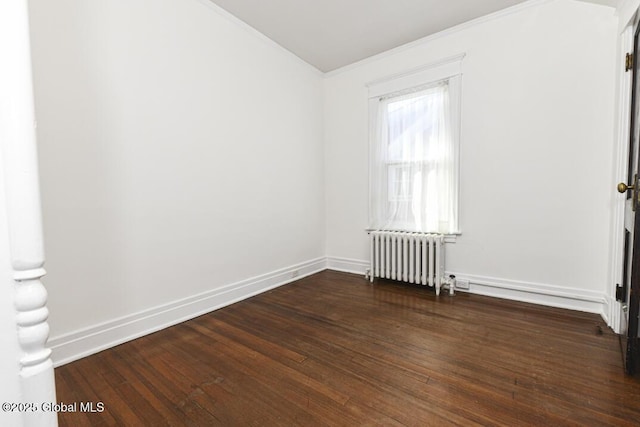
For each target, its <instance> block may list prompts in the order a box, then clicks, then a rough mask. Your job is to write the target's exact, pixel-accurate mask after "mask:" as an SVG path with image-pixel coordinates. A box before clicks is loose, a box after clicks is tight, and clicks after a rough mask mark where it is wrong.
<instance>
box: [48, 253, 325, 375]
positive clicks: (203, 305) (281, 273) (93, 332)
mask: <svg viewBox="0 0 640 427" xmlns="http://www.w3.org/2000/svg"><path fill="white" fill-rule="evenodd" d="M326 268H327V259H326V258H324V257H322V258H317V259H314V260H310V261H306V262H303V263H300V264H296V265H292V266H290V267H286V268H283V269H280V270H276V271H272V272H270V273H267V274H263V275H260V276H256V277H252V278H249V279H246V280H242V281H240V282H236V283H233V284H230V285H227V286H224V287H222V288H219V289H215V290H212V291H209V292H205V293H202V294H199V295H194V296H192V297H188V298H184V299H181V300H178V301H174V302H171V303H169V304H165V305H162V306H158V307H154V308H152V309H149V310H145V311H141V312H138V313H135V314H131V315H128V316H125V317H121V318H119V319H115V320H112V321H109V322H105V323H102V324H98V325H95V326H91V327H89V328H86V329H82V330H79V331H75V332H72V333H68V334H65V335H61V336H58V337H53V338H51V339H50V340H49V342H48V347H49V348H51V349H52V351H53V354H52V360H53V364H54V366H56V367H57V366H61V365H64V364H66V363H69V362H73V361H74V360H77V359H80V358H82V357H85V356H89V355H91V354H95V353H98V352H100V351H102V350H105V349H107V348H110V347H114V346H116V345H118V344H122V343H124V342H127V341H131V340H133V339H135V338H139V337H141V336H144V335H147V334H150V333H153V332H156V331H159V330H161V329H164V328H167V327H169V326H173V325H176V324H178V323H181V322H184V321H186V320H189V319H193V318H195V317H198V316H201V315H203V314H206V313H210V312H212V311H214V310H217V309H219V308H222V307H225V306H227V305H230V304H233V303H235V302H238V301H241V300H243V299H246V298H249V297H252V296H254V295H257V294H260V293H262V292H265V291H267V290H269V289H273V288H276V287H278V286H282V285H285V284H287V283H290V282H293V281H295V280H299V279H301V278H302V277H305V276H309V275H311V274H314V273H317V272H319V271H322V270H325V269H326Z"/></svg>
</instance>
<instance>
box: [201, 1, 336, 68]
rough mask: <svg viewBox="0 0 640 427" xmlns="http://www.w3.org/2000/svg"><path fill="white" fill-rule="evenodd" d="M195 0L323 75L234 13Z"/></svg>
mask: <svg viewBox="0 0 640 427" xmlns="http://www.w3.org/2000/svg"><path fill="white" fill-rule="evenodd" d="M196 1H197V2H198V3H201V4H202V5H203V6H206V7H208V8H209V9H211V10H213V11H214V12H215V13H217V14H218V15H220V16H222V17H223V18H225V19H226V20H227V21H229V22H231V23H232V24H234V25H237V26H238V27H240V28H241V29H243V30H244V31H246V32H247V33H249V34H251V35H252V36H254V37H256V38H258V39H260V40H262V41H263V42H265V43H266V44H267V45H269V46H271V47H272V48H274V49H276V50H279V51H280V52H283V53H285V54H286V55H288V56H290V57H292V58H294V59H295V60H296V61H298V62H300V64H301V65H303V66H305V67H306V68H308V69H309V70H310V71H312V72H313V73H314V74H316V75H317V76H319V77H322V76H324V73H323V72H322V71H320V70H319V69H317V68H316V67H314V66H313V65H311V64H309V63H308V62H307V61H305V60H304V59H302V58H300V57H299V56H298V55H296V54H295V53H293V52H291V51H290V50H289V49H287V48H285V47H283V46H282V45H281V44H279V43H277V42H276V41H274V40H273V39H270V38H269V37H267V36H266V35H264V34H263V33H261V32H260V31H258V30H256V29H255V28H253V27H252V26H251V25H249V24H247V23H246V22H244V21H242V20H240V19H238V18H237V17H236V16H235V15H233V14H231V13H229V12H227V11H226V10H224V9H223V8H221V7H220V6H218V5H217V4H215V3H213V1H211V0H196Z"/></svg>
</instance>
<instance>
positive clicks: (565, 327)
mask: <svg viewBox="0 0 640 427" xmlns="http://www.w3.org/2000/svg"><path fill="white" fill-rule="evenodd" d="M55 373H56V381H57V393H58V401H59V402H64V403H72V402H94V403H97V402H103V404H104V411H103V412H101V413H82V412H76V413H61V414H60V416H59V420H60V425H62V426H82V425H93V426H100V425H126V426H138V425H150V426H161V425H175V426H178V425H194V426H206V425H222V426H246V425H256V426H270V425H284V426H290V425H301V426H320V425H329V426H360V425H384V426H394V425H397V426H400V425H406V426H425V425H435V426H445V425H463V426H470V425H483V426H488V425H504V426H522V425H535V426H542V425H552V426H561V425H575V426H585V425H593V426H603V425H629V426H631V425H635V426H638V425H640V381H639V380H638V379H633V378H629V377H626V376H625V375H624V374H623V370H622V355H621V352H620V346H619V342H618V337H617V336H616V335H614V334H613V333H612V332H611V331H610V330H609V329H608V328H607V327H606V325H605V324H604V322H603V321H602V319H601V318H600V317H599V316H598V315H593V314H586V313H578V312H573V311H568V310H562V309H554V308H548V307H540V306H536V305H531V304H525V303H518V302H513V301H506V300H500V299H494V298H487V297H482V296H478V295H469V294H464V293H458V294H457V295H456V296H454V297H449V296H448V295H442V296H440V297H436V296H435V294H434V293H433V292H432V291H430V290H429V289H428V288H421V287H416V286H411V285H404V284H397V283H394V282H389V281H378V282H376V283H375V284H374V285H370V284H369V283H368V282H367V281H366V280H364V279H363V278H362V277H360V276H355V275H350V274H345V273H338V272H331V271H325V272H322V273H319V274H316V275H314V276H311V277H308V278H304V279H302V280H300V281H298V282H295V283H292V284H290V285H286V286H283V287H280V288H277V289H275V290H272V291H270V292H267V293H264V294H262V295H259V296H256V297H254V298H251V299H248V300H245V301H242V302H239V303H237V304H234V305H232V306H229V307H226V308H223V309H221V310H218V311H215V312H213V313H211V314H208V315H205V316H201V317H199V318H197V319H194V320H191V321H188V322H185V323H182V324H180V325H177V326H174V327H171V328H168V329H165V330H163V331H160V332H157V333H154V334H152V335H148V336H146V337H143V338H140V339H137V340H135V341H132V342H129V343H126V344H123V345H120V346H118V347H115V348H112V349H109V350H106V351H103V352H101V353H99V354H96V355H94V356H90V357H87V358H85V359H82V360H79V361H76V362H73V363H70V364H68V365H65V366H62V367H60V368H57V369H56V371H55Z"/></svg>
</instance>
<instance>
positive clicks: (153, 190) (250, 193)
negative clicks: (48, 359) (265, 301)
mask: <svg viewBox="0 0 640 427" xmlns="http://www.w3.org/2000/svg"><path fill="white" fill-rule="evenodd" d="M30 14H31V24H32V44H33V57H34V75H35V76H34V78H35V98H36V108H37V118H38V140H39V151H40V165H41V180H42V197H43V210H44V227H45V241H46V252H47V271H48V275H47V285H48V289H49V292H50V300H49V308H50V311H51V316H50V325H51V335H52V337H53V339H52V341H51V342H52V345H53V347H54V359H57V360H58V362H59V361H60V360H61V359H64V358H65V357H70V358H74V357H76V356H77V354H78V353H79V352H86V351H88V349H89V347H91V346H93V347H92V348H94V350H95V348H97V347H100V346H103V345H104V344H106V343H107V342H106V341H107V340H111V341H113V342H117V341H120V340H121V338H122V336H121V335H122V334H123V333H130V334H134V335H135V334H137V333H138V332H140V331H138V330H135V331H132V330H129V331H124V330H123V331H124V332H121V333H119V334H120V335H118V334H115V335H112V336H109V337H104V339H102V338H101V339H98V340H97V341H95V342H93V343H91V344H90V345H89V344H87V345H85V346H84V347H83V346H80V347H78V348H75V349H74V350H73V351H72V352H71V353H73V354H71V353H69V354H65V355H64V356H61V355H60V354H58V355H57V358H56V351H58V350H59V349H56V347H57V346H64V345H71V344H73V343H72V342H73V341H75V340H76V339H80V340H83V339H88V338H90V336H92V335H93V334H96V333H97V334H104V333H107V332H108V331H109V328H110V327H111V326H118V325H120V326H122V325H123V324H126V323H127V322H128V321H129V320H135V321H139V320H140V319H141V318H146V316H147V314H149V310H151V311H153V310H160V311H162V307H165V306H166V305H167V304H174V306H175V305H176V304H177V305H179V303H176V301H179V300H181V299H184V298H191V297H194V296H197V295H200V294H202V293H207V292H209V293H211V292H215V291H216V290H220V289H223V287H225V286H227V285H233V284H235V283H237V282H239V281H246V280H248V279H251V278H254V277H256V276H260V277H262V276H261V275H264V274H268V273H271V272H274V271H276V272H277V271H280V269H287V268H293V267H291V266H294V267H295V266H297V265H299V264H300V263H305V262H307V261H310V260H314V259H317V258H319V257H323V256H324V254H325V247H324V243H325V241H324V224H325V218H324V165H323V156H324V154H323V148H322V143H323V141H322V134H323V129H322V118H323V111H322V90H323V88H322V76H321V74H320V73H319V72H318V71H316V70H315V69H314V68H312V67H310V66H309V65H307V64H305V63H303V62H302V61H300V60H299V59H298V58H296V57H294V56H293V55H291V54H290V53H288V52H286V51H284V50H283V49H282V48H280V47H278V46H276V45H275V44H274V43H272V42H271V41H269V40H267V39H266V38H264V37H263V36H260V35H259V34H257V33H256V32H255V31H253V30H251V29H249V28H248V27H246V26H244V25H243V24H240V23H238V22H237V21H235V19H232V18H230V17H229V16H228V15H227V14H226V13H224V12H222V11H221V10H220V9H218V8H217V7H215V6H213V5H211V3H210V2H208V1H206V0H201V1H199V0H135V1H131V0H110V1H102V0H58V1H55V2H52V1H49V0H31V2H30ZM302 273H304V271H303V272H301V274H302ZM287 274H289V273H287ZM294 274H295V273H294V272H291V273H290V275H289V276H287V278H289V279H290V278H291V276H292V275H294ZM281 278H282V277H281V276H278V280H280V279H281ZM243 283H244V282H243ZM269 284H270V285H272V284H273V283H271V282H270V283H269ZM259 285H260V284H258V285H256V286H257V287H254V288H251V289H250V290H251V291H255V290H256V289H258V288H259V287H260V286H259ZM224 289H227V288H224ZM243 292H244V294H243ZM243 292H236V293H232V294H230V296H223V297H221V298H219V299H217V300H216V301H215V303H216V304H217V303H219V302H220V301H226V302H229V301H230V300H232V299H234V298H237V297H238V295H245V296H246V293H247V292H246V290H245V291H243ZM174 308H175V307H174ZM199 308H201V309H204V308H208V309H211V308H212V307H199ZM187 311H188V310H187ZM140 313H142V314H140ZM145 313H147V314H145ZM185 313H186V312H180V313H179V315H184V314H185ZM176 316H177V315H176ZM169 317H171V316H169ZM175 320H176V319H175V318H172V319H169V320H167V319H164V320H163V321H168V322H173V321H175ZM114 322H116V323H114ZM118 322H120V323H118ZM154 322H155V321H151V322H150V323H149V324H147V325H146V326H144V327H147V328H148V329H153V328H155V327H157V326H158V325H157V324H155V323H154ZM141 327H142V326H141ZM85 328H89V329H85ZM92 328H93V329H92ZM125 329H126V328H125ZM134 329H135V328H134ZM83 330H84V332H83ZM74 352H75V353H74Z"/></svg>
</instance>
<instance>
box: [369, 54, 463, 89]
mask: <svg viewBox="0 0 640 427" xmlns="http://www.w3.org/2000/svg"><path fill="white" fill-rule="evenodd" d="M464 57H465V54H464V53H461V54H459V55H455V56H451V57H448V58H443V59H441V60H439V61H435V62H432V63H430V64H426V65H423V66H421V67H418V68H414V69H412V70H409V71H404V72H402V73H396V74H392V75H390V76H385V77H383V78H381V79H377V80H374V81H372V82H369V83H367V84H366V86H367V87H368V88H369V98H376V97H379V96H383V95H388V94H390V93H393V92H398V91H402V90H405V89H408V88H414V87H418V86H422V85H425V84H429V83H433V82H437V81H440V80H444V79H447V78H451V77H454V76H457V75H460V74H462V60H463V59H464Z"/></svg>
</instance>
